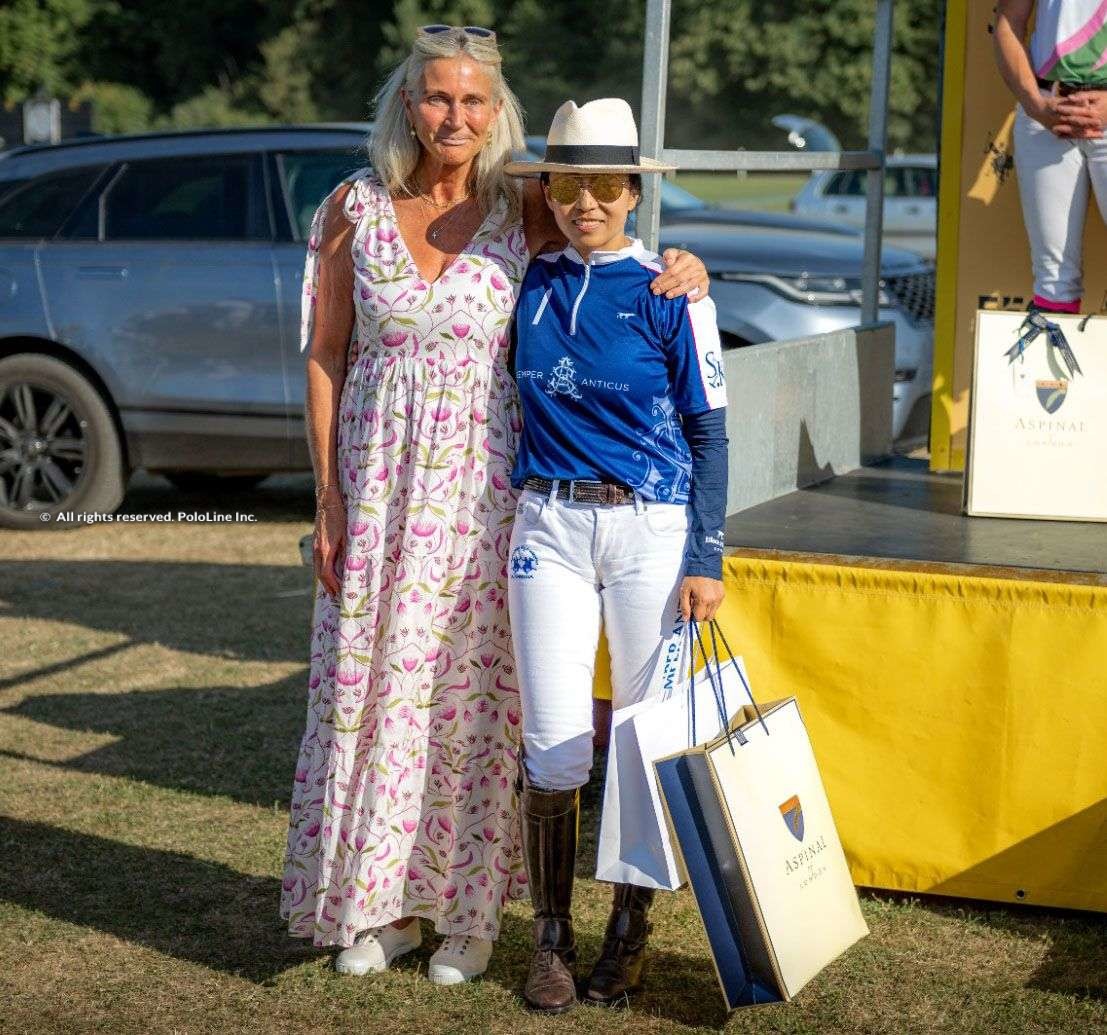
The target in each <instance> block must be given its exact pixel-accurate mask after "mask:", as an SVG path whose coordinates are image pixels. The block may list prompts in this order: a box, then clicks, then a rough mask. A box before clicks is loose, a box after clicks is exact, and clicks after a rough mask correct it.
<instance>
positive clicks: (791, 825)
mask: <svg viewBox="0 0 1107 1035" xmlns="http://www.w3.org/2000/svg"><path fill="white" fill-rule="evenodd" d="M780 816H781V818H782V819H783V820H784V825H785V826H786V827H787V828H788V832H789V833H790V834H791V835H792V836H793V837H794V838H795V839H796V840H797V841H802V840H803V806H802V805H800V800H799V795H798V794H793V795H792V797H790V798H789V799H788V800H787V801H786V802H784V804H783V805H781V806H780Z"/></svg>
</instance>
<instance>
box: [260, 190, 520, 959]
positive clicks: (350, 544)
mask: <svg viewBox="0 0 1107 1035" xmlns="http://www.w3.org/2000/svg"><path fill="white" fill-rule="evenodd" d="M344 182H348V183H350V184H351V188H350V190H349V191H348V193H347V195H346V199H345V203H344V205H343V212H342V215H344V216H345V218H347V219H349V220H351V222H353V223H354V224H355V231H354V235H353V243H352V245H351V248H352V253H353V261H354V271H355V275H354V292H353V295H354V298H353V300H354V308H355V313H356V319H355V328H354V333H353V336H352V339H351V343H350V350H349V358H348V362H347V375H346V381H345V384H344V387H343V390H342V396H341V400H340V403H339V426H338V467H339V475H340V479H341V486H342V493H343V496H344V498H345V501H346V508H347V529H346V530H347V548H346V555H345V562H344V567H343V570H342V573H341V574H342V591H341V594H340V595H339V597H338V599H335V598H334V597H332V596H331V595H330V594H328V593H327V592H326V591H325V590H324V589H323V588H322V587H321V585H319V584H318V583H317V585H316V597H315V606H314V614H313V618H312V630H311V664H310V674H309V679H308V688H309V689H308V711H307V727H306V730H305V732H304V737H303V741H302V743H301V747H300V756H299V761H298V763H297V765H296V774H295V780H294V783H293V794H292V807H291V815H290V820H289V831H288V848H287V854H286V858H285V866H284V880H283V884H282V894H281V915H282V917H284V918H286V919H287V920H288V925H289V930H290V931H291V933H292V934H294V935H298V936H302V937H310V938H312V939H313V941H314V943H315V944H316V945H336V946H349V945H351V944H352V943H353V941H354V938H355V937H356V935H357V934H358V932H360V931H362V930H364V929H366V928H370V927H377V926H380V925H382V924H386V923H390V922H392V921H393V920H398V919H399V918H400V917H404V916H421V917H426V918H427V919H429V920H432V921H433V922H434V925H435V928H436V930H437V931H439V932H440V933H443V934H472V935H476V936H478V937H485V938H495V937H496V935H497V934H498V932H499V926H500V913H501V909H502V906H503V903H504V902H505V901H506V900H507V899H509V898H513V897H518V896H520V895H521V894H523V893H524V892H525V885H526V877H525V875H524V872H523V866H522V859H521V854H520V839H519V820H518V814H517V807H516V800H515V786H514V784H515V776H516V772H517V768H518V751H519V743H520V729H519V700H518V691H517V688H516V682H515V668H514V662H513V660H512V655H511V638H510V632H509V626H508V618H507V610H506V597H507V592H506V578H507V548H508V540H509V538H510V533H511V522H512V519H513V516H514V513H515V493H514V490H512V488H511V485H510V482H509V480H508V478H509V472H510V469H511V464H512V462H513V460H514V456H515V447H516V442H517V439H518V434H519V428H520V416H519V409H518V403H517V398H516V395H515V388H514V384H513V382H512V380H511V378H510V376H509V374H508V371H507V366H506V358H507V348H508V324H509V320H510V318H511V313H512V310H513V308H514V305H515V296H516V293H517V292H518V288H519V284H520V281H521V279H522V276H523V273H524V271H525V268H526V263H527V251H526V244H525V241H524V237H523V232H522V227H521V225H519V224H518V223H506V221H505V216H504V209H503V206H500V207H499V208H497V209H496V210H495V211H493V212H490V213H489V214H488V217H487V218H486V219H485V221H484V223H483V224H482V226H481V227H480V229H478V231H477V232H476V234H475V235H474V237H473V239H472V240H471V241H470V243H469V246H468V248H467V249H466V250H465V251H464V252H463V253H462V254H461V255H459V256H458V258H457V259H456V260H454V262H453V263H452V264H451V265H450V267H449V268H448V269H447V270H446V271H445V272H444V273H443V274H442V276H441V277H440V278H439V279H438V280H437V281H435V282H434V283H433V284H429V283H427V282H425V281H424V280H423V278H422V277H421V276H420V274H419V271H418V269H417V268H416V266H415V263H414V261H413V260H412V258H411V255H410V253H409V252H408V250H407V247H406V245H405V243H404V241H403V238H402V237H401V235H400V232H399V229H398V227H397V225H396V216H395V211H394V209H393V207H392V203H391V200H390V198H389V196H388V193H387V191H386V190H385V189H384V187H383V186H382V185H381V183H380V182H379V181H378V180H377V179H376V177H375V175H374V174H373V173H372V171H371V170H369V169H364V170H360V171H359V172H358V173H355V174H354V175H353V176H351V177H350V178H348V180H347V181H344ZM336 190H337V188H336ZM332 198H333V194H332V195H331V196H329V197H328V198H327V199H325V200H324V202H323V203H322V204H321V205H320V207H319V209H318V211H317V212H316V214H315V218H314V220H313V222H312V227H311V235H310V239H309V241H308V254H307V260H306V264H305V274H304V304H303V323H302V327H301V336H302V341H301V347H305V346H306V344H307V343H308V342H309V341H310V337H311V329H312V326H313V319H314V310H315V299H316V292H317V290H318V276H317V262H318V250H319V244H320V241H321V239H322V231H323V223H324V220H325V218H326V214H327V211H328V209H329V208H330V207H332V206H331V201H332ZM333 207H334V208H336V209H337V204H335V205H334V206H333Z"/></svg>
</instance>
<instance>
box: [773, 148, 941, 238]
mask: <svg viewBox="0 0 1107 1035" xmlns="http://www.w3.org/2000/svg"><path fill="white" fill-rule="evenodd" d="M867 184H868V174H867V172H866V171H865V170H864V169H849V170H844V171H840V172H837V171H832V170H824V171H822V172H814V173H812V174H811V177H810V179H808V181H807V182H806V183H805V184H804V185H803V187H802V188H800V191H799V193H798V194H796V196H795V197H794V198H793V199H792V202H791V206H790V208H791V210H792V211H793V212H794V213H796V214H797V215H801V216H807V217H809V218H822V219H834V220H840V221H841V222H843V223H845V224H846V225H847V226H852V227H864V225H865V191H866V187H867ZM937 232H938V157H937V155H932V154H931V155H889V156H888V158H887V160H886V164H885V170H884V241H885V242H886V243H887V242H890V243H893V244H896V245H899V246H900V247H902V248H909V249H910V250H911V251H913V252H917V253H918V254H919V255H922V256H924V257H925V258H928V259H933V258H934V256H935V253H936V251H937Z"/></svg>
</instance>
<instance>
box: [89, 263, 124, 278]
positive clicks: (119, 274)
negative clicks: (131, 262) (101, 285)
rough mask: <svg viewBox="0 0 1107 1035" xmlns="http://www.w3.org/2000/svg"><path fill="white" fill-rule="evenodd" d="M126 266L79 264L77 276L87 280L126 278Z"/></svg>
mask: <svg viewBox="0 0 1107 1035" xmlns="http://www.w3.org/2000/svg"><path fill="white" fill-rule="evenodd" d="M127 275H128V274H127V267H126V266H78V267H77V276H79V277H84V278H85V279H87V280H126V279H127Z"/></svg>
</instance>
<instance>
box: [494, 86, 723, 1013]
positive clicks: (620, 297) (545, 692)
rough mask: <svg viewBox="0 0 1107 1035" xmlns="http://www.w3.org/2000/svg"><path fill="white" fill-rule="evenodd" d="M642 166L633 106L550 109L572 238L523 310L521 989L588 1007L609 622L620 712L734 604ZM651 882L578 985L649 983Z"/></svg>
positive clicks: (517, 560)
mask: <svg viewBox="0 0 1107 1035" xmlns="http://www.w3.org/2000/svg"><path fill="white" fill-rule="evenodd" d="M660 168H662V167H661V166H659V165H658V164H657V163H651V162H650V161H649V160H648V159H642V158H641V157H640V155H639V153H638V134H637V129H636V127H635V125H634V118H633V115H632V114H631V111H630V107H629V106H628V105H627V103H626V102H625V101H622V100H618V99H613V98H608V99H603V100H598V101H593V102H591V103H589V104H586V105H584V106H583V107H580V108H578V107H577V106H576V105H575V104H574V103H573V102H572V101H568V102H566V104H564V105H562V107H561V108H560V109H559V110H558V112H557V114H556V115H555V116H554V121H553V124H552V126H551V128H550V133H549V136H548V138H547V143H546V154H545V158H544V160H543V161H542V162H540V163H537V164H530V163H513V164H509V165H508V166H507V167H506V171H507V172H508V173H509V174H518V175H526V174H534V173H535V172H537V173H540V174H541V175H542V177H543V183H544V189H545V194H546V199H547V203H548V204H549V206H550V209H551V210H552V212H553V214H554V217H555V219H556V220H557V224H558V226H559V227H560V228H561V230H562V232H563V233H564V234H565V236H566V237H567V239H568V240H569V242H570V246H569V247H568V248H566V249H565V250H563V251H561V252H557V253H555V254H552V255H540V256H539V257H538V259H537V260H536V261H535V262H534V263H533V264H532V266H531V268H530V270H529V271H528V273H527V276H526V278H525V279H524V282H523V286H522V289H521V291H520V295H519V301H518V303H517V306H516V310H515V313H516V317H515V320H516V322H515V330H514V343H515V344H514V347H515V356H514V372H515V378H516V382H517V383H518V385H519V394H520V400H521V403H522V409H523V433H522V437H521V440H520V444H519V452H518V455H517V458H516V463H515V467H514V471H513V475H512V481H513V483H514V484H515V486H516V487H517V488H520V489H521V490H522V493H521V495H520V499H519V505H518V509H517V511H516V517H515V525H514V529H513V532H512V537H511V545H510V556H509V567H508V611H509V614H510V618H511V632H512V640H513V649H514V653H515V659H516V663H517V666H518V678H519V690H520V700H521V704H522V725H523V766H522V767H521V768H522V777H523V779H522V784H523V785H522V787H521V792H522V793H521V808H522V813H523V815H522V819H523V847H524V857H525V860H526V864H527V876H528V879H529V883H530V889H531V899H532V901H533V904H534V910H535V954H534V958H533V961H532V964H531V969H530V974H529V976H528V979H527V985H526V990H525V992H524V998H525V999H526V1001H527V1003H528V1005H529V1006H530V1007H531V1008H532V1009H534V1010H538V1011H541V1012H544V1013H560V1012H563V1011H565V1010H568V1009H571V1008H572V1007H573V1006H574V1005H575V1003H576V999H577V997H576V989H575V979H574V975H573V967H574V965H575V959H576V945H575V939H574V936H573V930H572V916H571V899H572V885H573V868H574V863H575V857H576V836H577V820H578V814H579V791H580V788H581V787H582V786H583V785H584V784H585V783H587V781H588V776H589V770H590V769H591V765H592V738H593V728H592V680H593V673H594V668H595V657H596V648H597V643H598V639H599V633H600V627H601V623H602V625H603V628H604V630H605V632H606V635H607V641H608V645H609V647H610V653H611V680H612V691H613V703H614V706H615V707H616V708H620V707H624V706H626V705H628V704H631V703H633V702H636V701H639V700H642V699H644V698H645V697H647V696H650V695H652V694H656V693H658V692H659V691H660V688H661V685H662V675H661V670H662V667H663V664H664V658H665V657H666V648H667V646H668V645H669V643H671V642H672V641H673V640H674V639H678V638H679V636H680V633H681V630H682V628H683V622H684V621H686V620H688V619H689V618H692V617H694V618H696V619H698V620H707V619H710V618H712V617H713V616H714V614H715V612H716V610H717V608H718V606H719V604H720V602H721V601H722V598H723V586H722V581H721V576H722V570H721V563H722V562H721V553H722V547H723V528H722V526H723V521H724V516H725V510H726V481H727V451H726V430H725V406H726V384H725V380H724V376H723V366H722V353H721V349H720V344H719V332H718V328H717V326H716V324H715V310H714V305H713V303H712V302H711V301H710V300H708V299H704V300H702V301H699V302H696V303H694V304H692V305H689V304H688V302H687V300H685V299H667V298H664V297H660V296H656V295H654V294H653V293H651V291H650V287H649V283H650V279H651V278H652V276H653V271H654V270H655V269H656V267H657V256H656V255H654V254H652V253H650V252H647V251H646V250H645V249H644V248H643V247H642V244H641V242H640V241H636V240H631V239H629V238H628V237H627V236H626V233H625V227H626V221H627V216H628V214H629V212H630V211H631V209H633V208H634V206H635V205H636V203H637V200H638V196H639V193H640V187H641V180H640V174H641V173H642V172H645V171H653V170H658V169H660ZM652 897H653V890H652V889H648V888H638V887H634V886H632V885H629V884H616V885H615V887H614V892H613V902H612V910H611V915H610V917H609V919H608V925H607V931H606V935H605V939H604V944H603V948H602V949H601V952H600V957H599V959H598V960H597V962H596V964H595V966H594V967H593V968H592V971H591V975H590V977H589V979H588V983H587V989H586V992H585V998H586V1000H588V1001H591V1002H594V1003H604V1004H610V1003H614V1002H618V1001H621V1000H623V999H625V998H626V996H627V995H628V994H629V993H631V992H633V991H634V990H635V989H636V988H637V987H638V985H639V983H640V980H641V973H642V963H643V959H644V952H645V947H646V939H647V937H648V934H649V924H648V922H647V913H648V910H649V906H650V903H651V900H652Z"/></svg>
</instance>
